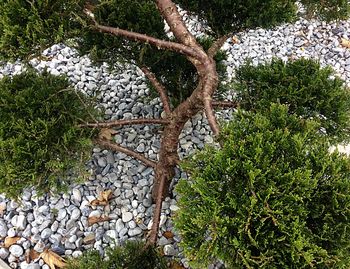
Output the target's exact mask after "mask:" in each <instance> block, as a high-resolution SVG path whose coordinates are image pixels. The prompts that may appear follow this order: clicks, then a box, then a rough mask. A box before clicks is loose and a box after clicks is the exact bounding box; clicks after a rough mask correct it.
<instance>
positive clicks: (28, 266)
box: [26, 263, 41, 269]
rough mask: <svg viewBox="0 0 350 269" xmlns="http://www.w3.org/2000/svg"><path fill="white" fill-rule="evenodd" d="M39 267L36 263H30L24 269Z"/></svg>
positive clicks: (38, 268)
mask: <svg viewBox="0 0 350 269" xmlns="http://www.w3.org/2000/svg"><path fill="white" fill-rule="evenodd" d="M40 268H41V267H40V265H39V264H37V263H30V264H28V265H27V267H26V269H40Z"/></svg>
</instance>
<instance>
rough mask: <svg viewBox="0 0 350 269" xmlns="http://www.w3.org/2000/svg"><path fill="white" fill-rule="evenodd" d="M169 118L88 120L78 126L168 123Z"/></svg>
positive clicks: (96, 126) (101, 126) (103, 126)
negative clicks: (94, 121)
mask: <svg viewBox="0 0 350 269" xmlns="http://www.w3.org/2000/svg"><path fill="white" fill-rule="evenodd" d="M168 123H169V121H168V120H164V119H130V120H115V121H109V122H96V123H93V122H88V123H82V124H79V125H78V127H91V128H109V127H116V126H124V125H137V124H163V125H166V124H168Z"/></svg>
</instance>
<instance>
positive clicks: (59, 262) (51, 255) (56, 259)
mask: <svg viewBox="0 0 350 269" xmlns="http://www.w3.org/2000/svg"><path fill="white" fill-rule="evenodd" d="M40 258H42V259H43V260H44V262H45V263H46V264H47V265H48V266H50V268H51V269H56V266H57V268H63V267H65V266H66V263H65V261H64V259H63V258H62V257H60V256H59V255H58V254H56V253H55V252H53V251H51V250H49V249H45V250H44V252H42V253H41V254H40Z"/></svg>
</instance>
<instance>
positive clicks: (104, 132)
mask: <svg viewBox="0 0 350 269" xmlns="http://www.w3.org/2000/svg"><path fill="white" fill-rule="evenodd" d="M117 133H118V132H117V131H116V130H113V129H109V128H102V129H101V131H100V133H99V134H98V136H99V138H101V139H106V140H112V135H115V134H117Z"/></svg>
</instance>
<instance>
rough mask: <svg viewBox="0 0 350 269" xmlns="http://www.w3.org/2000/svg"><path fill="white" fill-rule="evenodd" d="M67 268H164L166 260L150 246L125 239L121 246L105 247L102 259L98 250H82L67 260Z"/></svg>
mask: <svg viewBox="0 0 350 269" xmlns="http://www.w3.org/2000/svg"><path fill="white" fill-rule="evenodd" d="M66 268H67V269H140V268H142V269H166V268H168V267H167V265H166V261H165V259H164V257H162V256H161V255H160V254H159V253H158V252H157V250H156V249H155V248H154V247H152V246H146V245H145V244H144V243H143V242H139V241H127V242H126V243H125V244H124V245H123V246H119V247H115V248H109V249H107V253H106V258H105V259H104V258H103V257H102V256H101V255H100V254H99V252H98V251H88V252H84V253H83V255H82V256H81V257H79V258H77V259H72V260H70V261H69V263H68V266H67V267H66Z"/></svg>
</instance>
